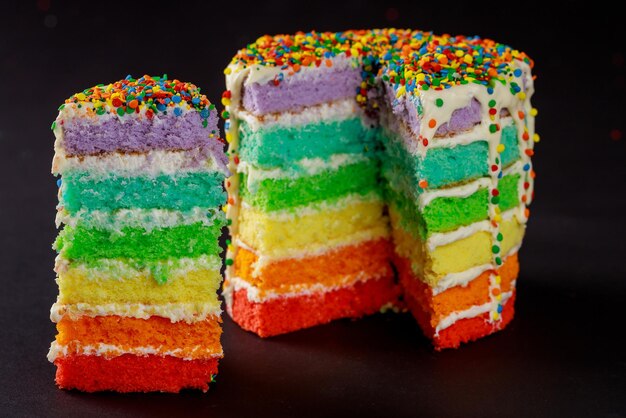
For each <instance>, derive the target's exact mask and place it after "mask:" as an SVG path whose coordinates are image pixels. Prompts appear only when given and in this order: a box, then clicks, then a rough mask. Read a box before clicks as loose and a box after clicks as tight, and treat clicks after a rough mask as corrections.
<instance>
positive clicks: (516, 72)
mask: <svg viewBox="0 0 626 418" xmlns="http://www.w3.org/2000/svg"><path fill="white" fill-rule="evenodd" d="M513 75H515V77H519V76H521V75H522V70H520V69H519V68H518V69H516V70H515V71H513Z"/></svg>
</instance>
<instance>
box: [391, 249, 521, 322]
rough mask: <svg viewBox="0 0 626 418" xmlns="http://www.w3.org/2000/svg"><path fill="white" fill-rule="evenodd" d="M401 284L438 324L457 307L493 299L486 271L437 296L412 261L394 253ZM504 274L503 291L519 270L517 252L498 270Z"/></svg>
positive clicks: (463, 307) (502, 275)
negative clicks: (418, 274)
mask: <svg viewBox="0 0 626 418" xmlns="http://www.w3.org/2000/svg"><path fill="white" fill-rule="evenodd" d="M394 264H395V265H396V268H397V270H398V275H399V277H400V284H401V285H402V287H403V288H404V291H405V293H406V294H410V295H412V296H413V297H414V298H415V299H416V300H417V302H418V303H419V304H420V305H421V306H422V309H423V310H426V311H427V312H428V313H429V314H430V323H431V325H432V326H433V327H436V326H437V324H438V323H439V321H440V320H441V319H442V318H444V317H446V316H448V315H449V314H451V313H452V312H455V311H462V310H465V309H469V308H471V307H472V306H475V305H482V304H484V303H487V302H489V300H490V297H489V276H490V274H491V271H485V272H483V273H482V274H481V275H479V276H478V277H477V278H475V279H473V280H472V281H470V282H469V283H468V284H467V285H466V286H455V287H452V288H450V289H447V290H445V291H444V292H441V293H439V294H437V295H434V296H433V292H432V289H431V288H430V287H429V286H428V285H427V284H426V283H424V282H422V281H421V280H419V279H418V278H417V277H416V276H415V274H414V273H413V271H412V269H411V266H410V262H409V261H408V260H406V259H404V258H402V257H397V256H396V257H394ZM497 271H498V274H499V275H500V278H501V284H500V286H501V292H509V291H511V290H513V289H512V282H513V281H514V280H515V279H517V275H518V273H519V260H518V257H517V253H514V254H511V255H510V256H508V257H507V258H506V259H504V263H503V264H502V266H500V268H499V269H498V270H497Z"/></svg>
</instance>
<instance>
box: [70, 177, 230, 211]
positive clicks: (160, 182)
mask: <svg viewBox="0 0 626 418" xmlns="http://www.w3.org/2000/svg"><path fill="white" fill-rule="evenodd" d="M223 177H224V176H223V174H222V173H219V172H215V171H212V172H192V173H183V174H179V175H176V176H167V175H159V176H156V177H120V176H117V175H114V174H111V175H109V176H107V177H105V178H98V179H95V178H93V176H91V175H90V174H89V173H85V172H78V171H74V172H68V173H64V174H63V183H62V186H61V202H60V204H61V205H62V206H64V207H65V209H66V210H67V211H68V212H70V213H73V212H77V211H79V210H80V209H87V210H105V211H106V210H115V209H132V208H141V209H151V208H163V209H177V210H181V211H185V210H190V209H192V208H194V207H215V206H220V205H221V204H222V203H223V202H224V201H225V200H226V194H225V192H224V190H223V186H222V182H223Z"/></svg>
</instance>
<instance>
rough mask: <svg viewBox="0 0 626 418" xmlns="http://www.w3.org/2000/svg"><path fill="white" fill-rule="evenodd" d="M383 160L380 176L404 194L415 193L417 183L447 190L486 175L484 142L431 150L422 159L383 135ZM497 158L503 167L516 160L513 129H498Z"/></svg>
mask: <svg viewBox="0 0 626 418" xmlns="http://www.w3.org/2000/svg"><path fill="white" fill-rule="evenodd" d="M381 138H382V141H383V144H384V145H385V150H386V157H385V158H383V173H384V176H385V178H387V179H388V180H390V181H391V182H392V183H401V184H403V186H405V189H406V190H412V189H415V187H416V185H417V184H418V183H419V181H420V180H422V179H425V180H426V181H428V187H429V188H431V189H432V188H440V187H445V186H451V185H455V184H459V183H463V182H466V181H470V180H474V179H477V178H480V177H485V176H487V175H488V173H489V163H488V161H489V145H488V143H487V142H486V141H475V142H472V143H469V144H467V145H457V146H455V147H452V148H447V147H439V148H431V149H429V150H428V152H427V153H426V156H425V157H423V158H422V157H419V156H414V155H411V154H410V153H409V152H408V151H407V150H406V149H405V148H404V145H403V144H402V142H401V140H400V138H398V137H397V136H396V134H394V133H391V132H389V131H385V132H384V133H382V134H381ZM502 143H503V144H504V145H505V150H504V152H503V153H502V154H501V158H502V165H503V167H506V166H509V165H511V164H512V163H513V162H514V161H515V160H517V159H519V149H518V142H517V130H516V128H515V126H514V125H509V126H507V127H505V128H503V129H502Z"/></svg>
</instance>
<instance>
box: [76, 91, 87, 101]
mask: <svg viewBox="0 0 626 418" xmlns="http://www.w3.org/2000/svg"><path fill="white" fill-rule="evenodd" d="M76 98H77V99H78V100H80V101H81V102H82V101H83V100H85V99H86V98H87V96H85V93H76Z"/></svg>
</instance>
